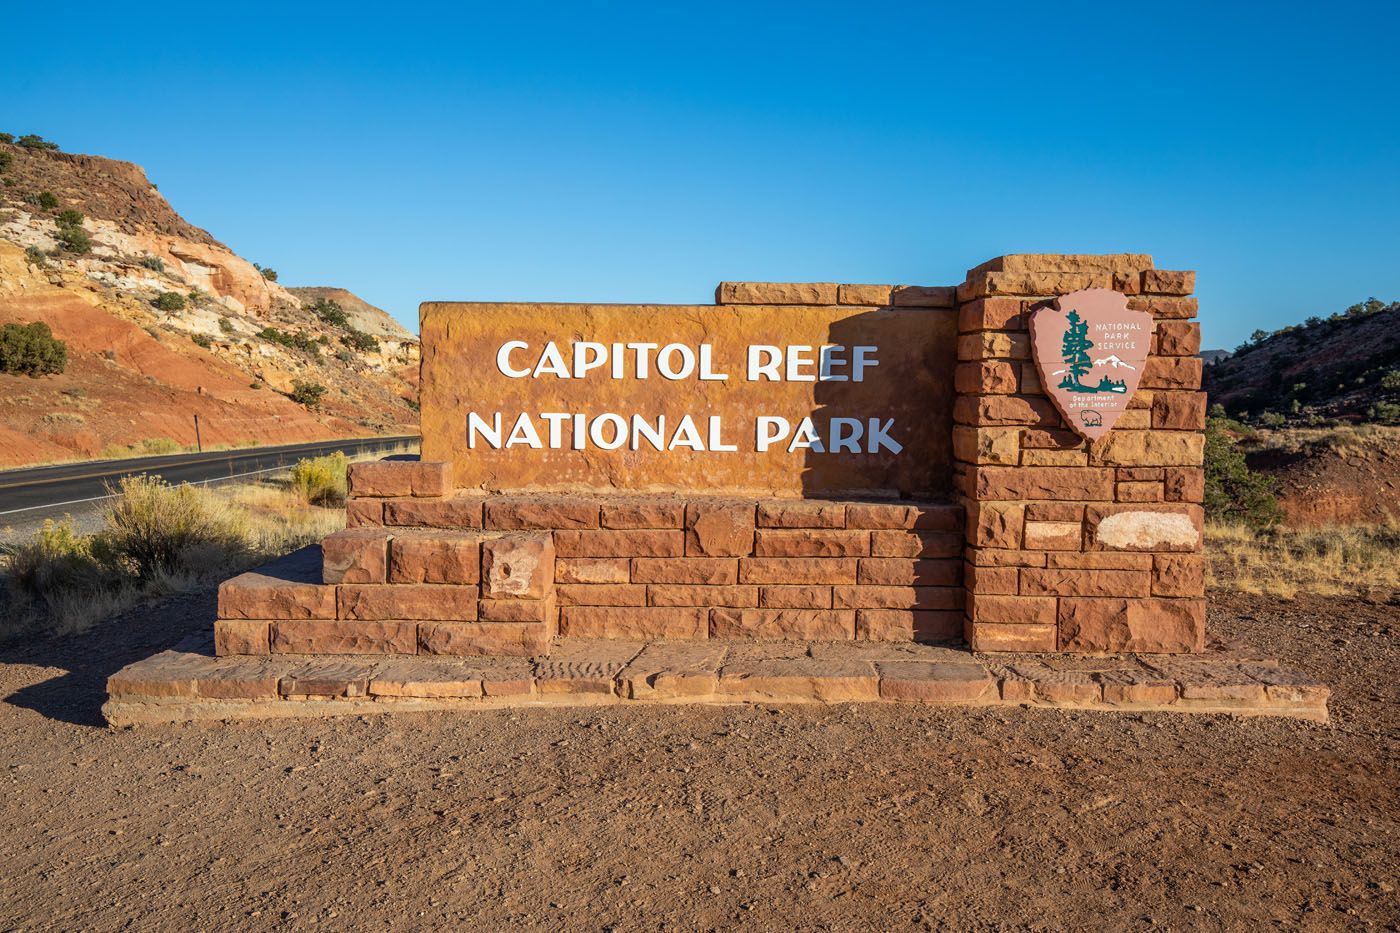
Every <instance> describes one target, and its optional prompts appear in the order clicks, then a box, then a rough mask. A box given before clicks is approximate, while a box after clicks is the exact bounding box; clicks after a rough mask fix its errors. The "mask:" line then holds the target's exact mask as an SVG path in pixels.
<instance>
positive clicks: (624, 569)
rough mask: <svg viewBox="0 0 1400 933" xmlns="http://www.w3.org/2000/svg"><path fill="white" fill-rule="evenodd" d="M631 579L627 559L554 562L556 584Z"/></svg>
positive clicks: (630, 568)
mask: <svg viewBox="0 0 1400 933" xmlns="http://www.w3.org/2000/svg"><path fill="white" fill-rule="evenodd" d="M736 573H737V568H736ZM631 579H632V562H631V561H630V560H628V559H627V558H625V557H592V558H590V557H560V558H556V559H555V561H554V582H555V583H591V584H597V583H626V582H628V581H629V580H631Z"/></svg>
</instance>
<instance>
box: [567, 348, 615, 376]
mask: <svg viewBox="0 0 1400 933" xmlns="http://www.w3.org/2000/svg"><path fill="white" fill-rule="evenodd" d="M607 361H608V348H607V347H605V346H603V345H602V344H601V343H591V342H589V341H584V342H582V343H576V344H574V378H575V379H582V378H583V377H584V376H586V375H588V371H589V370H590V369H597V368H598V367H599V366H603V365H605V364H606V363H607Z"/></svg>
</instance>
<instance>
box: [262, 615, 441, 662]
mask: <svg viewBox="0 0 1400 933" xmlns="http://www.w3.org/2000/svg"><path fill="white" fill-rule="evenodd" d="M417 633H418V625H417V623H416V622H344V621H339V622H325V621H320V620H306V619H283V620H280V621H277V622H274V623H272V652H273V654H414V653H415V652H416V651H417V647H416V645H415V638H416V636H417Z"/></svg>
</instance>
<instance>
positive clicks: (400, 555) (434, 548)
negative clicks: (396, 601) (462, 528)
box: [389, 531, 481, 584]
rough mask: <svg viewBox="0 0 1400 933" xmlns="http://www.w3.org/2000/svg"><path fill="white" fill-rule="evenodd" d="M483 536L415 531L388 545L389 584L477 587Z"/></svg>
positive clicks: (397, 537)
mask: <svg viewBox="0 0 1400 933" xmlns="http://www.w3.org/2000/svg"><path fill="white" fill-rule="evenodd" d="M480 551H481V536H480V535H479V534H474V533H472V532H455V531H412V532H404V533H400V534H396V535H395V536H394V539H393V541H391V542H390V544H389V582H390V583H455V584H464V583H476V582H477V580H478V579H479V577H480V563H481V560H480Z"/></svg>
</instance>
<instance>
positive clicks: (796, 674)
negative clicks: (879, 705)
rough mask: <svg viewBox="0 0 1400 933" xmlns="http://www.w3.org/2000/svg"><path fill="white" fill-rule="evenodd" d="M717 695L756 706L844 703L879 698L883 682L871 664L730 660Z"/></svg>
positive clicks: (853, 661)
mask: <svg viewBox="0 0 1400 933" xmlns="http://www.w3.org/2000/svg"><path fill="white" fill-rule="evenodd" d="M716 690H717V692H718V693H720V694H722V695H724V696H727V697H730V698H733V699H741V698H742V699H746V700H750V701H756V702H770V703H793V702H803V701H817V702H822V703H843V702H849V701H868V700H874V699H878V698H879V693H880V680H879V677H878V675H876V673H875V667H874V665H873V664H871V663H870V662H868V661H857V660H849V661H834V660H828V659H823V660H821V661H818V660H815V659H813V658H763V659H759V660H748V659H741V660H734V659H732V658H731V659H729V660H726V661H725V663H724V666H723V667H721V668H720V674H719V685H718V687H717V688H716Z"/></svg>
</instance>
